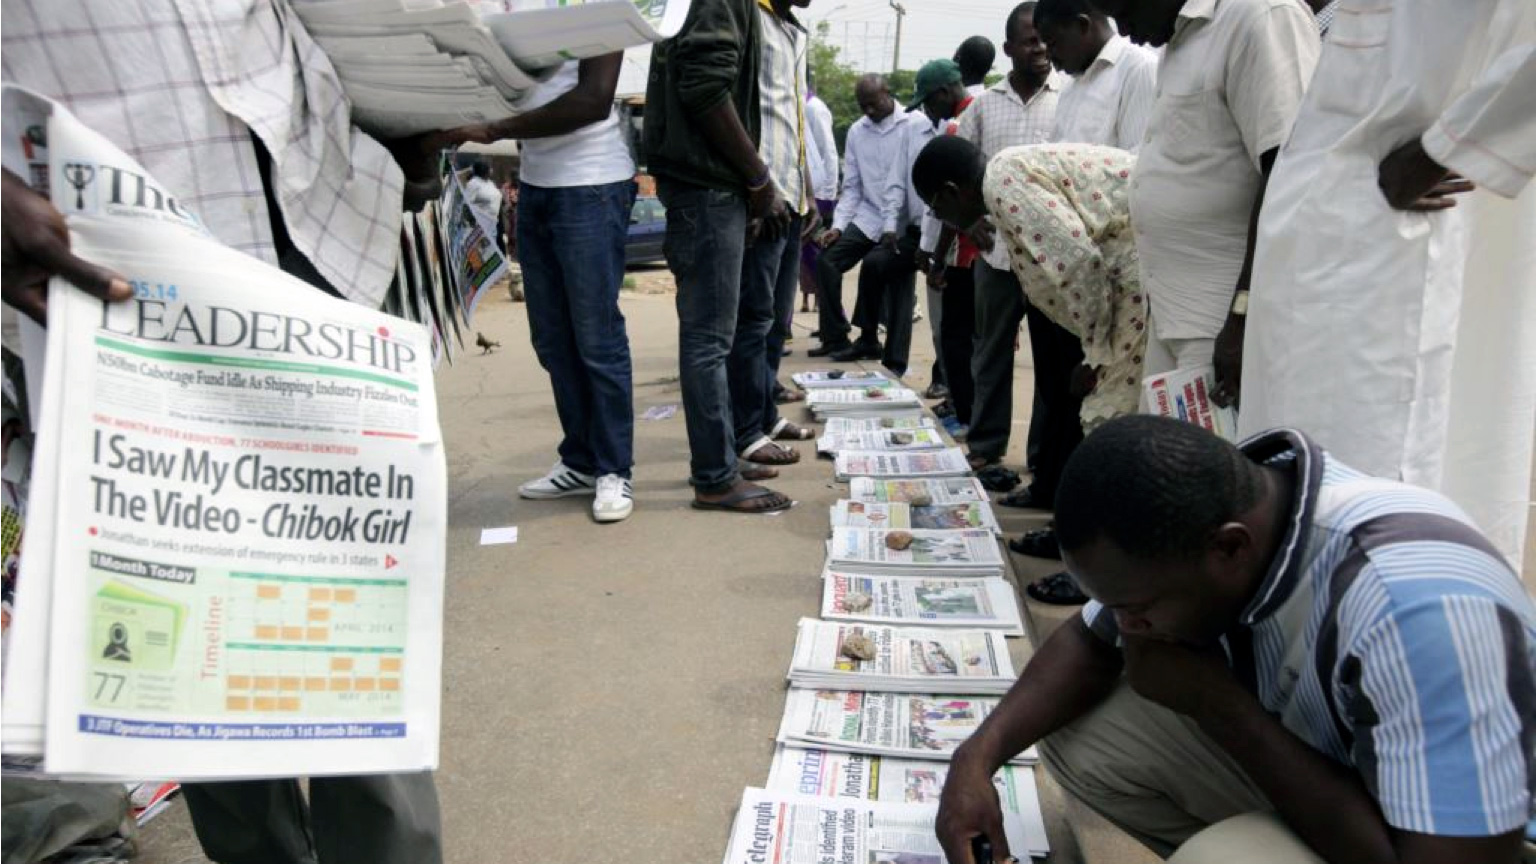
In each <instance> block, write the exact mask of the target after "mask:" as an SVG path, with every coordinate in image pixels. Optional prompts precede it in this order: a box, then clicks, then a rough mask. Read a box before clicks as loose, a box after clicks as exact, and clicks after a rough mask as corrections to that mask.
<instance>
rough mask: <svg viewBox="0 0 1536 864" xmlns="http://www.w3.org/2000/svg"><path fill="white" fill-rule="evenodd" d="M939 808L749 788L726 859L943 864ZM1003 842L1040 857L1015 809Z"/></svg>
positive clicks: (1039, 842) (773, 863) (1007, 816)
mask: <svg viewBox="0 0 1536 864" xmlns="http://www.w3.org/2000/svg"><path fill="white" fill-rule="evenodd" d="M938 812H939V811H938V808H937V807H934V806H931V805H927V806H925V805H920V804H887V803H884V802H879V801H857V800H854V799H851V798H810V797H804V796H799V795H786V794H784V793H780V792H766V791H764V790H762V789H748V790H746V791H745V792H743V793H742V796H741V809H739V810H737V811H736V821H735V822H734V823H733V824H732V826H731V840H730V848H729V849H728V851H727V852H726V854H725V862H724V864H943V862H944V850H943V849H941V848H940V847H939V840H938V836H937V835H936V834H935V833H934V821H935V819H936V818H937V817H938ZM1003 831H1004V832H1005V834H1006V835H1007V838H1008V845H1009V847H1010V848H1011V849H1013V850H1015V851H1017V852H1018V853H1019V854H1024V853H1025V852H1028V853H1029V854H1030V855H1032V856H1035V855H1038V856H1044V855H1045V854H1047V852H1048V850H1047V851H1037V850H1039V849H1043V848H1044V847H1045V845H1046V840H1045V837H1044V836H1043V835H1041V836H1038V837H1037V836H1033V835H1032V833H1031V832H1030V830H1029V828H1027V827H1026V825H1025V823H1024V821H1023V819H1022V818H1021V817H1019V815H1018V814H1015V813H1007V812H1005V813H1004V814H1003Z"/></svg>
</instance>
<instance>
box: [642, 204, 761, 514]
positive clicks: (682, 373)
mask: <svg viewBox="0 0 1536 864" xmlns="http://www.w3.org/2000/svg"><path fill="white" fill-rule="evenodd" d="M656 192H657V194H658V195H659V196H660V197H661V203H662V204H664V205H665V206H666V208H667V239H666V242H665V244H664V245H663V251H664V252H665V254H666V257H667V266H669V267H670V268H671V269H672V275H673V276H674V277H675V278H676V280H677V324H678V327H677V341H678V351H677V354H678V358H677V359H678V366H679V370H678V372H679V377H680V379H681V380H680V383H681V384H682V389H683V416H684V420H686V422H687V426H688V451H689V457H690V458H689V473H690V476H689V480H688V482H690V483H692V484H693V486H694V488H696V489H698V490H699V491H700V492H703V493H705V494H707V495H713V494H717V493H719V492H723V491H725V490H726V489H729V488H730V487H731V486H733V485H735V484H736V482H737V481H738V480H739V479H740V474H739V472H738V471H737V467H736V461H737V460H736V453H737V450H736V431H735V426H734V423H733V421H732V416H731V387H732V383H733V382H735V381H742V382H744V385H743V386H746V387H749V388H750V387H753V386H755V387H757V388H761V387H762V364H763V353H762V352H763V337H764V336H765V335H767V333H768V329H769V327H771V326H772V325H773V303H772V300H771V298H768V297H763V298H761V300H760V302H756V301H755V299H754V302H748V297H747V296H744V292H743V291H742V290H741V289H742V283H741V272H742V271H741V267H742V259H743V255H744V252H745V248H746V240H747V201H746V199H745V198H743V197H742V196H741V195H738V194H735V193H732V192H721V191H719V190H716V189H708V188H705V187H703V186H694V185H693V184H691V183H679V182H677V181H675V180H668V179H665V178H659V179H658V180H657V181H656ZM743 312H745V313H746V314H742V313H743ZM753 343H755V345H756V353H755V354H754V353H752V348H751V346H752V344H753ZM738 349H739V350H738ZM747 370H751V372H752V373H753V374H751V375H747V374H746V371H747ZM743 396H744V397H745V394H743Z"/></svg>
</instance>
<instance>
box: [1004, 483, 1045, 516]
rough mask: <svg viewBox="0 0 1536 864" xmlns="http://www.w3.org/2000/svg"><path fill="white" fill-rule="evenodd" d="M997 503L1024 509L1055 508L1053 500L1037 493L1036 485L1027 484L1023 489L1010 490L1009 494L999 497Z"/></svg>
mask: <svg viewBox="0 0 1536 864" xmlns="http://www.w3.org/2000/svg"><path fill="white" fill-rule="evenodd" d="M997 503H999V504H1001V505H1003V506H1004V507H1018V508H1020V509H1023V510H1051V509H1054V508H1055V504H1054V503H1053V502H1051V501H1049V500H1047V499H1045V498H1044V497H1043V496H1040V495H1036V494H1035V487H1034V486H1026V487H1024V488H1023V489H1019V490H1017V491H1014V492H1009V493H1008V494H1007V495H1004V496H1003V497H1002V498H999V499H998V501H997Z"/></svg>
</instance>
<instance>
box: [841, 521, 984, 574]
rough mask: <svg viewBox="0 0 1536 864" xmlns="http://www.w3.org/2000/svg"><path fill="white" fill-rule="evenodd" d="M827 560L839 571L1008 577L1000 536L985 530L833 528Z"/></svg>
mask: <svg viewBox="0 0 1536 864" xmlns="http://www.w3.org/2000/svg"><path fill="white" fill-rule="evenodd" d="M827 561H828V563H829V564H830V565H831V566H832V567H833V569H838V568H842V569H846V570H848V571H850V572H854V573H864V574H873V575H882V576H900V575H903V574H908V575H910V574H914V573H926V574H929V575H938V574H941V573H942V574H945V575H948V576H997V577H1001V576H1002V575H1003V553H1002V551H1001V549H1000V547H999V545H998V542H997V535H996V534H993V533H992V532H991V531H990V530H988V529H985V528H968V529H965V530H962V531H921V530H911V531H899V532H894V531H887V530H879V529H860V528H833V529H832V543H831V545H830V547H829V548H828V552H827Z"/></svg>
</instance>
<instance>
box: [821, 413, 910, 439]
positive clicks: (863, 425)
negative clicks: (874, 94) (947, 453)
mask: <svg viewBox="0 0 1536 864" xmlns="http://www.w3.org/2000/svg"><path fill="white" fill-rule="evenodd" d="M936 426H937V424H935V423H934V420H933V418H932V417H931V416H929V415H927V414H917V415H913V416H911V417H864V418H855V417H829V418H827V422H826V425H825V426H823V427H822V432H823V433H824V434H827V435H848V434H850V433H853V432H881V431H884V430H886V429H933V428H936Z"/></svg>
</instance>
